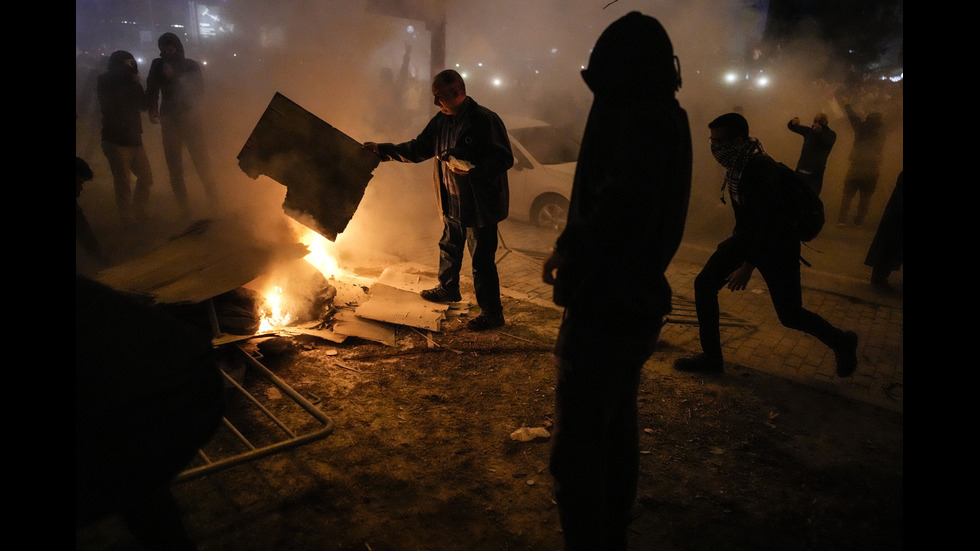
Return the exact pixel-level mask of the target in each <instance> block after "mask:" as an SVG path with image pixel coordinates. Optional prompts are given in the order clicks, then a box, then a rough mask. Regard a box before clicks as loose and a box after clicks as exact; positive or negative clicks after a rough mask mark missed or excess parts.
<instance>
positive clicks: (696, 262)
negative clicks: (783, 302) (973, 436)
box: [464, 221, 905, 412]
mask: <svg viewBox="0 0 980 551" xmlns="http://www.w3.org/2000/svg"><path fill="white" fill-rule="evenodd" d="M500 230H501V237H502V240H501V243H500V252H499V253H498V269H499V273H500V280H501V286H502V287H503V290H502V292H503V293H505V294H506V295H509V296H512V297H515V298H520V299H526V300H531V301H534V302H535V303H539V304H542V305H548V306H554V305H553V304H552V302H551V287H550V286H549V285H546V284H544V283H543V282H542V281H541V262H542V260H543V259H544V257H545V256H546V255H547V252H548V251H549V250H550V248H551V246H552V244H553V242H554V238H555V236H556V233H555V232H548V231H545V230H539V229H537V228H533V227H531V226H528V225H526V224H520V223H517V222H509V221H505V222H504V223H503V224H501V226H500ZM711 250H712V249H709V248H706V247H703V246H698V245H692V244H689V243H685V244H684V245H682V247H681V250H680V251H679V252H678V254H677V255H676V257H675V259H674V261H673V262H672V263H671V265H670V267H669V269H668V270H667V279H668V280H669V281H670V284H671V287H672V288H673V290H674V309H675V311H674V313H673V314H671V316H670V317H669V320H670V321H669V323H668V324H667V326H666V327H665V328H664V331H663V333H662V337H661V338H662V339H663V340H664V341H665V342H667V343H669V344H670V345H672V346H676V347H680V348H683V349H687V350H690V351H697V350H699V349H700V345H699V344H698V329H697V323H696V318H695V316H694V306H693V303H694V278H695V276H697V274H698V271H699V270H700V268H701V265H702V263H703V262H704V260H705V259H707V256H708V255H709V254H710V252H711ZM803 270H804V271H803V276H802V277H803V284H804V290H803V303H804V305H805V306H806V307H807V309H809V310H812V311H814V312H816V313H818V314H820V315H822V316H824V317H825V318H826V319H827V320H828V321H830V322H831V323H832V324H834V325H836V326H838V327H841V328H843V329H850V330H853V331H855V332H856V333H857V334H858V337H859V341H858V369H857V371H856V372H855V373H854V375H852V376H851V377H848V378H846V379H840V378H839V377H837V376H836V375H835V361H834V354H833V352H832V351H831V350H830V349H828V348H827V347H825V346H824V345H823V344H822V343H821V342H820V341H818V340H817V339H816V338H814V337H811V336H809V335H806V334H804V333H802V332H799V331H796V330H792V329H787V328H785V327H783V326H782V324H781V323H780V322H779V320H778V319H777V318H776V313H775V310H774V309H773V307H772V302H771V300H770V298H769V296H768V290H767V289H766V286H765V282H764V281H763V280H762V278H761V277H758V276H756V277H753V278H752V281H751V282H750V286H749V288H748V289H746V290H745V291H742V292H738V293H729V292H727V291H725V290H723V291H722V293H721V294H720V297H719V299H720V306H721V310H722V312H723V314H722V319H723V326H722V341H723V342H722V344H723V348H724V351H725V356H726V357H725V359H726V364H727V367H726V374H727V376H733V375H737V374H738V373H739V372H740V371H742V370H745V369H752V370H757V371H762V372H765V373H769V374H772V375H776V376H779V377H783V378H786V379H789V380H793V381H796V382H799V383H802V384H806V385H809V386H813V387H816V388H820V389H823V390H825V391H827V392H830V393H836V394H840V395H843V396H847V397H850V398H852V399H856V400H860V401H863V402H867V403H870V404H873V405H876V406H879V407H882V408H887V409H890V410H894V411H898V412H903V380H904V351H905V350H904V345H903V342H904V341H903V315H902V312H903V306H902V297H901V294H894V295H885V294H882V293H881V292H880V291H877V290H875V289H873V288H872V287H871V286H870V285H869V284H868V282H867V281H866V280H862V279H858V278H855V277H848V276H845V275H841V274H834V273H827V272H821V271H820V270H819V269H816V268H803ZM464 271H465V270H464Z"/></svg>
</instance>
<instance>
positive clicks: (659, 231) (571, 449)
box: [543, 12, 692, 551]
mask: <svg viewBox="0 0 980 551" xmlns="http://www.w3.org/2000/svg"><path fill="white" fill-rule="evenodd" d="M678 67H679V65H678V64H677V63H676V58H675V57H674V52H673V47H672V45H671V42H670V38H669V37H668V36H667V33H666V31H665V30H664V28H663V26H661V24H660V23H659V22H658V21H657V20H656V19H654V18H652V17H649V16H646V15H643V14H640V13H639V12H631V13H629V14H627V15H626V16H624V17H622V18H621V19H619V20H617V21H615V22H614V23H612V24H611V25H609V27H608V28H607V29H606V30H605V31H604V32H603V33H602V35H601V36H600V37H599V40H598V42H596V45H595V48H594V49H593V51H592V56H591V58H590V60H589V67H588V68H587V69H585V70H584V71H582V77H583V79H584V80H585V82H586V84H587V85H588V87H589V89H590V90H592V92H593V95H594V98H593V102H592V108H591V110H590V112H589V118H588V121H587V123H586V127H585V134H584V136H583V138H582V147H581V149H580V151H579V159H578V166H577V168H576V171H575V179H574V183H573V187H572V196H571V202H570V206H569V214H568V223H567V226H566V227H565V230H564V231H563V232H562V234H561V236H560V237H559V238H558V240H557V242H556V244H555V249H554V253H553V254H552V256H551V257H549V258H548V259H547V260H546V261H545V265H544V274H543V279H544V281H545V283H550V284H552V285H554V300H555V303H557V304H558V305H560V306H564V307H565V312H564V315H563V318H562V324H561V328H560V329H559V333H558V339H557V342H556V344H555V357H556V366H557V369H558V378H557V383H556V385H555V402H556V405H555V412H556V417H555V431H554V434H553V437H552V450H551V461H550V469H551V474H552V476H553V477H554V481H555V499H556V501H557V503H558V512H559V517H560V520H561V525H562V531H563V533H564V538H565V544H566V549H603V550H607V551H613V550H625V549H626V548H627V534H628V527H629V524H630V521H631V515H630V510H631V508H632V506H633V502H634V501H635V498H636V488H637V478H638V472H639V436H638V426H637V405H636V398H637V391H638V388H639V381H640V370H641V368H642V367H643V364H644V362H646V360H647V359H648V358H649V357H650V354H651V353H652V352H653V349H654V346H655V345H656V342H657V339H658V338H659V335H660V328H661V326H662V325H663V322H664V316H665V315H666V314H667V313H668V312H669V311H670V308H671V290H670V286H669V285H668V283H667V279H666V277H664V272H665V270H666V269H667V266H668V264H669V263H670V261H671V259H672V258H673V256H674V253H675V252H676V251H677V248H678V247H679V246H680V242H681V237H682V236H683V233H684V223H685V220H686V218H687V206H688V200H689V197H690V191H691V167H692V153H691V131H690V126H689V124H688V118H687V113H686V112H685V111H684V110H683V109H682V108H681V107H680V104H679V103H678V102H677V100H676V99H674V93H675V91H676V90H677V89H678V88H679V87H680V73H679V69H678Z"/></svg>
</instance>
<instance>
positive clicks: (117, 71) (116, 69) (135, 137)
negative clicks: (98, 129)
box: [96, 50, 146, 147]
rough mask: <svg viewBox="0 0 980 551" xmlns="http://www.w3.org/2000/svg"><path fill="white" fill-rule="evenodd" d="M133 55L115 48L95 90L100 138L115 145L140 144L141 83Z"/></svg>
mask: <svg viewBox="0 0 980 551" xmlns="http://www.w3.org/2000/svg"><path fill="white" fill-rule="evenodd" d="M139 74H140V73H139V67H137V65H136V58H134V57H133V54H131V53H129V52H126V51H123V50H117V51H115V52H112V54H111V55H110V56H109V64H108V66H107V68H106V72H104V73H102V74H101V75H99V77H98V80H97V84H96V89H97V91H98V97H99V107H101V109H102V139H103V140H105V141H108V142H112V143H114V144H116V145H124V146H129V147H133V146H138V145H143V120H142V117H141V115H140V111H145V110H146V108H145V106H144V105H143V85H142V84H141V83H140V78H139Z"/></svg>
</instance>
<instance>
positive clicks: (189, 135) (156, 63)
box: [146, 33, 217, 216]
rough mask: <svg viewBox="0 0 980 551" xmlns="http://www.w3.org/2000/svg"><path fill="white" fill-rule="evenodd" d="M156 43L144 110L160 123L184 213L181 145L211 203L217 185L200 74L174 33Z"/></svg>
mask: <svg viewBox="0 0 980 551" xmlns="http://www.w3.org/2000/svg"><path fill="white" fill-rule="evenodd" d="M158 44H159V46H160V57H158V58H156V59H154V60H153V63H152V64H151V65H150V73H149V74H148V75H147V77H146V101H147V110H148V111H149V114H150V122H152V123H154V124H156V123H158V122H159V123H160V130H161V132H162V135H163V153H164V155H165V156H166V158H167V170H168V171H169V172H170V187H171V188H173V192H174V197H175V198H176V199H177V204H178V205H179V206H180V208H181V210H182V211H183V213H184V215H185V216H186V215H188V214H189V210H190V205H189V202H188V199H187V188H186V185H185V183H184V159H183V150H184V148H187V153H188V154H189V155H190V158H191V161H192V162H193V163H194V168H195V169H196V170H197V175H198V176H199V177H200V179H201V183H202V184H203V185H204V192H205V194H206V195H207V197H208V200H209V201H210V202H211V203H212V204H213V203H216V202H217V185H216V182H215V179H214V175H213V174H212V171H211V159H210V155H209V153H208V143H207V139H206V137H205V130H206V128H205V126H204V124H203V123H202V119H201V117H202V116H203V110H202V109H201V108H200V107H201V100H202V99H203V96H204V75H203V73H202V71H201V66H200V65H199V64H198V63H197V62H196V61H194V60H193V59H187V58H186V57H184V45H183V44H181V42H180V39H179V38H177V35H175V34H173V33H164V34H163V35H161V36H160V39H159V41H158Z"/></svg>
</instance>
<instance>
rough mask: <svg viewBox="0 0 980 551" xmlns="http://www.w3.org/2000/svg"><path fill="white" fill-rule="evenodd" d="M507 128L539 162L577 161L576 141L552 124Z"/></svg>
mask: <svg viewBox="0 0 980 551" xmlns="http://www.w3.org/2000/svg"><path fill="white" fill-rule="evenodd" d="M509 130H510V133H511V134H512V135H513V136H514V138H516V139H517V141H519V142H520V143H521V145H523V146H524V147H525V148H526V149H527V150H528V152H530V153H531V155H532V156H533V157H534V158H535V159H537V161H538V162H539V163H541V164H545V165H557V164H561V163H574V162H576V161H578V149H579V144H578V142H576V141H575V140H573V139H572V138H570V137H568V136H566V135H565V134H562V133H561V131H559V130H558V129H557V128H555V127H553V126H528V127H524V128H514V129H509Z"/></svg>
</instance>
